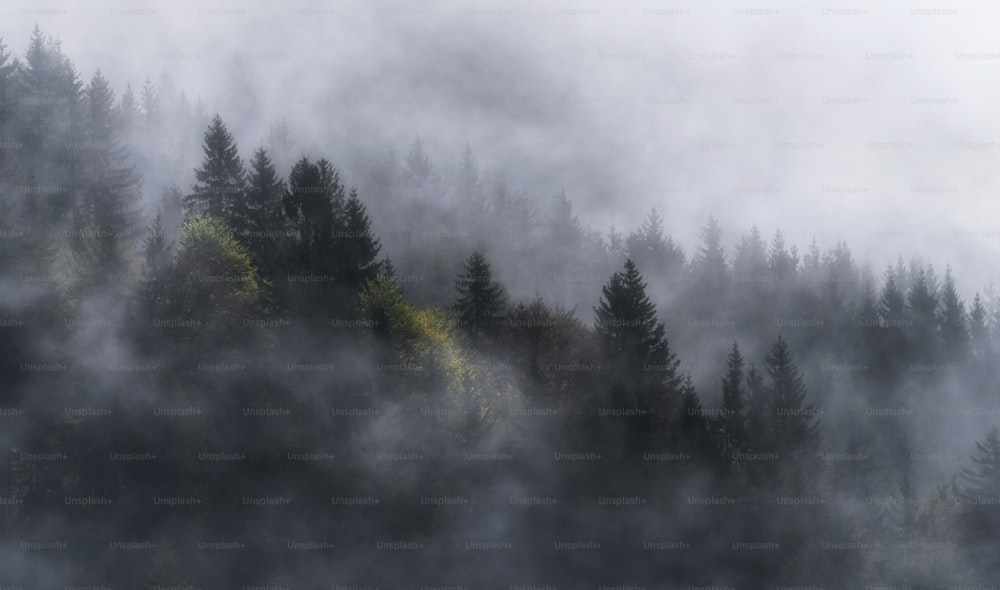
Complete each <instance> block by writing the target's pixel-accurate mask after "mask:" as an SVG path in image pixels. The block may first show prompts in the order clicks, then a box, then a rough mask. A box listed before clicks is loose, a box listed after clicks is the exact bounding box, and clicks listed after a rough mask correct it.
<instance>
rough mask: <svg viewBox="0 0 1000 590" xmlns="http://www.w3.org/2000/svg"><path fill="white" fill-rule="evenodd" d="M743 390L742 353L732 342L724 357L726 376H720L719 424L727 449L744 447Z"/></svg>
mask: <svg viewBox="0 0 1000 590" xmlns="http://www.w3.org/2000/svg"><path fill="white" fill-rule="evenodd" d="M744 397H745V395H744V392H743V355H742V354H740V348H739V346H737V344H736V343H735V342H733V348H732V350H731V351H730V352H729V355H728V356H727V357H726V376H725V377H723V378H722V416H721V418H720V423H721V424H720V425H721V427H722V434H723V436H724V438H725V447H726V449H727V451H736V450H740V449H743V448H746V445H747V442H748V440H747V425H746V417H745V415H744V406H745V404H746V401H745V399H744Z"/></svg>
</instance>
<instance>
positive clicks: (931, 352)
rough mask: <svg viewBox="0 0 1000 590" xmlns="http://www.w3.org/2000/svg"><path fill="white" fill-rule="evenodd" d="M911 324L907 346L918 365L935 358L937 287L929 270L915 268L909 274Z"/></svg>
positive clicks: (936, 354)
mask: <svg viewBox="0 0 1000 590" xmlns="http://www.w3.org/2000/svg"><path fill="white" fill-rule="evenodd" d="M907 305H908V307H909V310H910V320H911V324H910V326H909V334H910V343H911V344H912V346H913V352H914V354H916V355H918V356H917V358H918V359H919V360H921V361H928V360H931V359H936V358H938V352H939V346H938V338H939V336H938V317H937V309H938V286H937V279H936V278H935V276H934V269H933V268H932V267H928V268H926V269H925V268H924V267H923V266H916V265H915V267H914V268H911V271H910V291H909V293H908V295H907Z"/></svg>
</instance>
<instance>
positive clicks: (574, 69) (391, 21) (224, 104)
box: [0, 1, 1000, 298]
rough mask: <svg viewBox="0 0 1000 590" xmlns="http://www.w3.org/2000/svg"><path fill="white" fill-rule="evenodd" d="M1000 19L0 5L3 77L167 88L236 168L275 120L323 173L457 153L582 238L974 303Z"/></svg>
mask: <svg viewBox="0 0 1000 590" xmlns="http://www.w3.org/2000/svg"><path fill="white" fill-rule="evenodd" d="M996 16H998V15H997V10H996V9H991V8H989V7H987V6H983V5H981V4H976V3H966V2H948V3H940V4H928V3H911V2H893V3H883V4H881V5H879V6H867V5H862V4H856V5H855V4H851V5H847V4H841V5H838V4H834V3H829V4H827V3H821V2H820V3H816V2H769V3H766V4H744V3H733V2H719V3H716V2H713V3H710V4H707V3H698V2H674V3H669V4H667V3H652V2H632V1H629V2H617V3H610V2H556V3H546V4H545V5H539V4H537V3H530V2H502V3H498V2H493V3H483V2H435V3H427V4H423V3H421V4H412V3H402V2H288V3H278V2H169V3H168V2H161V3H157V2H104V1H99V2H84V1H80V2H45V3H37V2H4V3H2V4H0V21H2V22H3V23H4V26H3V31H2V34H3V37H4V39H5V41H6V42H7V45H8V48H9V49H10V50H11V51H12V52H13V53H14V54H15V55H23V50H24V48H25V47H26V44H27V40H28V37H29V35H30V33H31V30H32V28H33V26H34V24H35V23H38V24H39V25H40V26H41V28H42V30H43V32H45V33H47V34H52V35H54V36H57V37H58V38H59V39H61V40H62V43H63V49H64V51H65V52H66V53H67V54H68V55H69V56H70V57H71V59H73V61H74V63H75V64H76V65H77V67H78V68H79V69H80V70H81V75H82V77H83V79H84V80H89V78H90V76H91V75H92V73H93V72H94V71H95V70H96V69H97V68H100V69H101V71H102V72H103V73H104V74H105V76H107V77H108V78H109V79H110V80H111V82H112V83H113V84H114V85H115V87H116V89H117V90H118V91H119V94H120V93H121V91H122V90H123V89H124V87H125V84H126V83H131V85H132V87H133V89H134V90H135V91H136V92H138V91H139V90H140V89H141V87H142V84H143V81H144V80H145V78H146V77H147V76H148V77H150V78H151V79H152V80H153V81H154V82H155V81H156V80H157V79H158V77H159V76H160V75H161V73H162V72H163V71H164V70H165V71H167V72H168V73H169V74H170V76H171V77H172V78H173V79H174V81H175V83H176V85H177V87H178V88H179V89H182V90H184V91H185V92H186V93H187V95H188V98H189V99H190V100H192V101H194V100H196V99H198V98H201V99H202V101H203V102H204V105H205V108H206V110H207V111H208V112H214V111H219V112H220V114H222V115H223V118H224V119H225V120H226V122H227V124H228V126H229V127H230V129H231V130H233V131H234V134H235V136H236V138H237V140H238V141H239V142H240V145H241V148H242V150H243V151H244V152H249V150H250V148H251V146H254V145H257V144H259V143H260V142H261V141H262V140H263V139H264V138H266V135H267V130H268V128H269V127H270V125H272V124H273V123H275V122H276V121H277V120H278V119H279V118H280V117H281V116H282V115H284V116H285V117H286V118H287V120H288V123H289V125H290V127H291V129H292V133H293V134H294V136H295V137H296V139H297V143H298V146H299V147H300V148H303V149H304V151H309V150H310V148H311V147H313V146H315V148H316V149H315V151H323V152H324V153H330V154H334V159H335V163H337V164H340V162H336V154H338V153H347V151H348V149H349V148H350V147H351V146H352V144H359V143H366V144H374V145H377V144H379V143H385V144H388V143H392V144H395V145H396V146H397V147H398V148H399V149H401V150H405V148H406V146H407V145H408V144H409V143H410V142H411V141H412V139H413V138H414V137H416V136H417V135H420V136H421V137H423V138H424V139H425V141H426V142H427V144H428V145H427V148H428V151H429V152H430V154H431V157H432V159H433V161H434V163H435V165H436V166H437V167H439V168H441V167H446V166H454V165H457V163H458V160H459V157H460V155H461V150H462V148H463V146H464V145H465V143H469V144H471V146H472V147H473V149H474V151H475V153H476V156H477V158H478V159H479V161H480V164H481V165H482V167H483V168H484V172H485V177H486V180H487V181H488V182H489V183H492V181H493V179H494V178H495V177H496V175H498V174H501V173H502V174H504V175H505V176H506V177H507V178H508V181H509V182H510V183H511V184H512V185H513V187H514V188H519V187H525V188H527V189H528V190H529V192H530V194H531V195H532V196H535V197H548V196H550V195H551V194H552V193H553V192H555V191H557V190H558V189H559V188H560V187H565V188H566V190H567V193H568V194H569V196H570V197H571V198H572V199H573V200H574V202H575V204H576V207H577V210H578V212H579V213H580V216H581V221H583V222H584V223H585V224H587V225H590V226H592V227H594V228H595V229H601V230H607V229H608V228H609V227H610V225H611V224H612V223H614V224H615V226H616V227H617V228H618V229H619V230H626V231H628V230H630V229H633V228H634V227H635V226H636V225H638V223H639V221H640V220H641V218H642V216H643V214H644V213H645V211H646V210H648V209H649V208H650V207H654V206H655V207H657V208H659V209H660V211H661V212H662V213H663V215H664V217H665V221H666V229H667V231H668V232H670V233H671V234H672V235H673V236H674V237H675V239H677V240H678V242H679V243H680V244H681V245H682V246H684V247H685V250H686V251H687V252H688V253H689V254H690V252H691V251H692V249H693V247H694V246H695V244H696V240H697V231H698V228H699V227H700V226H701V225H703V223H704V221H705V219H706V218H707V216H708V215H709V214H710V213H714V214H715V215H716V216H717V217H719V218H720V221H721V222H722V225H723V228H724V230H725V231H726V242H727V244H729V245H730V246H731V245H732V244H733V243H735V242H736V241H737V240H738V238H739V236H740V235H742V234H743V233H745V232H746V231H747V230H748V229H749V225H750V224H751V223H757V224H758V225H759V226H760V228H761V230H762V232H763V234H764V235H765V237H769V236H770V234H771V233H773V231H774V230H775V229H778V228H780V229H782V230H783V231H784V232H785V235H786V237H787V238H788V240H789V241H790V242H791V243H794V244H798V245H799V248H800V250H804V249H805V248H806V247H807V246H808V243H809V241H810V240H811V239H812V238H813V237H814V236H815V237H816V239H817V242H818V243H819V245H820V247H821V248H825V247H826V246H831V245H833V244H834V243H835V242H836V241H838V240H841V239H844V240H847V241H848V243H849V244H850V246H851V248H852V250H853V252H854V254H855V257H856V258H857V259H858V260H859V261H860V262H864V261H865V260H866V259H867V260H870V261H871V262H872V263H873V264H874V265H875V269H876V273H878V272H879V271H880V270H881V267H882V266H883V265H884V264H885V262H888V261H890V260H891V261H895V259H896V256H897V255H898V254H903V256H904V258H905V259H907V260H909V258H910V256H913V255H916V256H921V257H922V258H923V259H924V260H925V261H926V262H931V263H933V264H934V265H935V267H937V268H938V269H940V270H941V271H943V267H944V265H945V264H946V263H950V264H951V265H952V267H953V268H954V270H955V271H956V279H957V280H958V281H959V283H960V284H959V287H960V288H961V290H962V292H963V293H964V294H965V295H966V296H967V298H971V294H972V291H973V290H976V289H981V288H982V286H983V285H984V284H985V283H987V282H988V281H990V280H992V279H994V278H995V276H994V272H993V270H992V266H993V264H994V263H995V261H996V260H997V256H998V254H1000V250H998V243H1000V228H998V227H997V224H996V223H995V222H994V221H993V220H991V219H990V218H989V216H988V213H990V212H991V211H992V205H991V199H992V198H993V191H994V188H995V183H996V181H995V180H994V178H993V175H992V174H991V172H992V160H993V158H994V157H995V156H996V154H997V152H998V151H1000V128H998V125H1000V121H998V120H997V116H996V115H994V114H991V113H993V112H994V110H995V109H993V108H992V105H994V104H995V103H996V102H997V99H998V96H997V85H996V84H995V82H994V81H993V78H994V77H995V76H996V74H997V71H998V69H1000V44H998V42H997V41H996V36H995V32H994V30H993V29H994V27H993V26H992V24H991V23H994V22H996V20H995V17H996ZM195 94H197V95H195ZM244 155H245V156H246V155H247V154H244ZM348 181H349V182H351V179H350V178H348ZM730 253H731V248H730Z"/></svg>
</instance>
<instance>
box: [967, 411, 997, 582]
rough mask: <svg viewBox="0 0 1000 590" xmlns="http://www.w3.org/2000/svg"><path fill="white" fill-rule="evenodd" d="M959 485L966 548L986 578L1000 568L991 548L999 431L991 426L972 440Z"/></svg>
mask: <svg viewBox="0 0 1000 590" xmlns="http://www.w3.org/2000/svg"><path fill="white" fill-rule="evenodd" d="M961 479H962V480H963V481H964V483H965V485H964V486H961V487H960V489H959V497H960V498H961V499H962V511H963V514H962V524H963V525H964V526H963V532H964V535H965V540H966V542H967V543H968V544H967V545H966V550H967V551H968V552H969V557H970V559H972V560H973V562H974V563H976V564H977V568H978V569H979V570H980V572H982V574H985V575H986V576H987V577H989V578H995V576H996V575H997V573H998V570H1000V558H998V557H997V554H996V550H995V543H996V537H997V535H998V534H1000V511H998V510H997V502H998V501H1000V500H998V498H1000V432H998V430H997V428H996V427H993V428H992V429H991V430H990V431H989V433H987V435H986V438H985V439H983V440H982V441H981V442H980V441H976V454H975V455H974V456H973V457H972V467H963V468H962V473H961Z"/></svg>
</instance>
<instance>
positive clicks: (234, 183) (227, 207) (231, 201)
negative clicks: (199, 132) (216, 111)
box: [184, 115, 248, 235]
mask: <svg viewBox="0 0 1000 590" xmlns="http://www.w3.org/2000/svg"><path fill="white" fill-rule="evenodd" d="M202 151H203V152H204V159H203V160H202V164H201V167H199V168H198V169H197V170H195V172H194V176H195V180H196V181H197V182H196V183H195V185H194V189H193V192H192V194H190V195H188V196H187V198H186V199H185V203H184V204H185V209H186V212H187V215H188V216H189V217H190V216H192V215H194V216H197V215H202V214H208V215H211V216H213V217H217V218H219V219H220V220H222V221H223V222H225V223H226V224H227V225H228V226H229V227H230V228H231V229H232V230H233V231H234V232H235V233H236V234H237V235H239V234H241V233H242V232H244V231H245V230H246V229H247V224H248V211H247V207H246V200H245V194H246V173H245V171H244V168H243V161H242V160H241V159H240V156H239V152H238V151H237V147H236V143H235V142H234V141H233V136H232V135H231V134H230V133H229V131H228V130H227V129H226V125H225V124H224V123H223V122H222V117H220V116H219V115H215V117H213V118H212V122H211V124H209V126H208V129H207V130H206V131H205V138H204V142H203V143H202Z"/></svg>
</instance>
